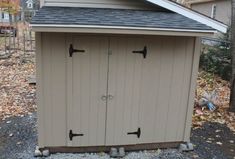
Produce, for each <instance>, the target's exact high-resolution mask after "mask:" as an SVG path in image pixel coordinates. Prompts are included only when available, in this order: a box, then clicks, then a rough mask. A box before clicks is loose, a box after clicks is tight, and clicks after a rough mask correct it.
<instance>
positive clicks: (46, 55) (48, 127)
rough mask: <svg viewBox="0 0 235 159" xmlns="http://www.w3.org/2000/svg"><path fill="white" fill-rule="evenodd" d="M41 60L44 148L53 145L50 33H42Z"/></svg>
mask: <svg viewBox="0 0 235 159" xmlns="http://www.w3.org/2000/svg"><path fill="white" fill-rule="evenodd" d="M42 37H43V40H42V45H43V51H42V54H43V55H42V60H43V68H42V69H43V79H42V81H43V88H44V90H43V99H44V100H43V105H44V108H45V109H44V112H43V113H44V121H45V123H44V124H45V139H44V140H45V145H46V146H54V145H53V132H52V130H53V118H52V115H53V114H52V113H53V112H52V101H51V95H52V92H51V90H52V88H51V83H52V81H51V72H52V71H51V61H52V59H51V40H52V39H51V34H50V33H42Z"/></svg>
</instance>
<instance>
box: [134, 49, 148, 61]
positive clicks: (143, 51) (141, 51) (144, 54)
mask: <svg viewBox="0 0 235 159" xmlns="http://www.w3.org/2000/svg"><path fill="white" fill-rule="evenodd" d="M132 53H134V54H143V57H144V59H145V58H146V56H147V53H148V50H147V46H145V47H144V49H143V50H140V51H133V52H132Z"/></svg>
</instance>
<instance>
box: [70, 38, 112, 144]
mask: <svg viewBox="0 0 235 159" xmlns="http://www.w3.org/2000/svg"><path fill="white" fill-rule="evenodd" d="M73 44H74V48H75V49H82V50H85V53H75V54H74V55H73V57H72V58H73V106H72V107H73V112H72V116H73V119H72V122H73V126H72V129H73V130H74V133H83V134H84V136H82V137H77V138H74V141H73V146H98V145H104V142H105V138H104V137H105V114H106V102H105V101H102V100H101V97H102V95H105V94H106V89H107V67H108V64H107V49H108V41H107V39H106V38H103V37H93V36H80V35H78V36H74V40H73Z"/></svg>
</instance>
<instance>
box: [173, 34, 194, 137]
mask: <svg viewBox="0 0 235 159" xmlns="http://www.w3.org/2000/svg"><path fill="white" fill-rule="evenodd" d="M193 48H194V39H193V38H187V39H186V42H185V56H186V57H185V66H184V75H183V83H184V85H183V87H182V96H181V104H180V107H179V110H180V114H179V116H178V129H177V136H178V137H177V138H178V140H179V141H182V140H183V135H184V129H185V117H186V111H187V104H188V95H189V85H190V78H191V70H192V59H193Z"/></svg>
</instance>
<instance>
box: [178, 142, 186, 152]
mask: <svg viewBox="0 0 235 159" xmlns="http://www.w3.org/2000/svg"><path fill="white" fill-rule="evenodd" d="M187 150H188V147H187V145H186V144H180V146H179V151H180V152H183V151H187Z"/></svg>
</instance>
